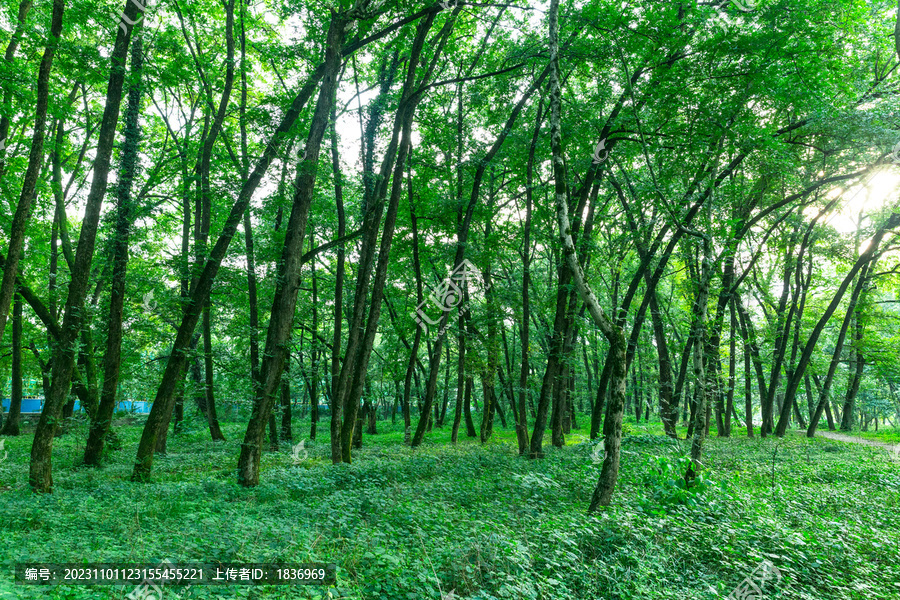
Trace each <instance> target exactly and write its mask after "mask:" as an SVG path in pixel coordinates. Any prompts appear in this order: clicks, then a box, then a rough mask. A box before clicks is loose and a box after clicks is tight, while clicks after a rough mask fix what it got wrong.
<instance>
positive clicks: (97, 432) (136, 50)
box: [84, 32, 143, 466]
mask: <svg viewBox="0 0 900 600" xmlns="http://www.w3.org/2000/svg"><path fill="white" fill-rule="evenodd" d="M142 65H143V45H142V43H141V33H140V32H138V33H137V34H136V35H135V38H134V45H133V46H132V49H131V74H132V79H131V81H132V85H131V88H130V89H129V91H128V107H127V109H126V111H125V118H124V120H125V130H124V137H125V143H124V145H123V149H122V158H121V164H120V166H119V183H118V185H117V186H116V203H117V206H116V232H115V237H114V238H113V273H112V282H111V283H110V300H109V318H108V320H107V335H106V353H105V354H104V357H103V391H102V394H101V397H100V407H99V409H98V411H97V414H96V416H95V418H93V419H92V420H91V427H90V432H89V434H88V439H87V443H86V445H85V449H84V464H86V465H90V466H99V465H100V458H101V456H102V454H103V443H104V441H105V439H106V434H107V432H108V431H109V427H110V423H111V421H112V416H113V412H114V411H115V407H116V392H117V390H118V388H119V367H120V363H121V356H122V320H123V309H124V305H125V275H126V272H127V269H128V243H129V232H130V230H131V227H132V223H133V221H134V212H135V206H134V199H133V198H132V188H133V187H134V179H135V177H137V174H138V168H139V165H138V160H139V157H138V149H139V147H140V139H141V130H140V124H139V122H138V119H139V117H140V112H141V96H142V91H143V90H142V86H141V70H142Z"/></svg>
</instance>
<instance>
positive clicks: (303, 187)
mask: <svg viewBox="0 0 900 600" xmlns="http://www.w3.org/2000/svg"><path fill="white" fill-rule="evenodd" d="M346 23H347V21H346V19H345V16H344V15H343V14H340V13H332V16H331V25H330V27H329V29H328V36H327V42H326V46H325V65H326V67H325V74H324V77H323V81H322V88H321V89H320V90H319V97H318V100H317V102H316V107H315V111H314V114H313V119H312V124H311V126H310V132H309V138H308V140H307V143H306V146H305V149H306V158H305V159H304V160H303V161H302V162H301V164H300V166H299V167H298V173H297V180H296V188H295V189H296V190H297V191H296V194H295V195H294V201H293V206H292V209H291V216H290V219H289V221H288V227H287V230H286V234H285V239H284V248H283V251H282V255H281V260H280V262H279V265H278V276H277V282H278V283H277V284H276V289H275V298H274V300H273V302H272V312H271V316H270V317H269V327H268V331H267V334H266V346H265V353H264V355H263V360H262V365H261V367H260V385H259V390H258V392H257V394H256V398H255V399H254V403H253V411H252V413H251V415H250V421H249V423H248V424H247V431H246V433H245V434H244V442H243V444H242V445H241V455H240V458H239V460H238V483H240V484H241V485H243V486H246V487H253V486H256V485H258V484H259V462H260V457H261V448H262V437H263V431H264V429H265V424H266V421H267V420H268V416H269V412H270V411H271V410H272V403H273V399H274V396H273V395H274V392H275V389H276V387H277V385H278V383H279V382H280V381H281V375H282V372H283V370H284V362H285V357H286V355H287V344H288V341H289V339H290V335H291V329H292V327H293V321H294V310H295V307H296V304H297V292H298V288H299V281H300V260H301V254H302V253H301V250H302V248H303V236H304V234H305V231H306V220H307V216H308V214H309V207H310V204H311V203H312V197H313V192H314V189H315V183H316V171H317V168H316V167H317V164H318V159H319V150H320V147H321V144H322V137H323V136H324V133H325V128H326V127H327V126H328V120H329V116H330V114H331V110H332V104H333V102H334V95H335V90H336V88H337V76H338V73H339V71H340V63H341V60H340V59H341V43H342V40H343V36H344V29H345V25H346Z"/></svg>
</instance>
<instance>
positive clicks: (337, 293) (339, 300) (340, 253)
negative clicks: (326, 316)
mask: <svg viewBox="0 0 900 600" xmlns="http://www.w3.org/2000/svg"><path fill="white" fill-rule="evenodd" d="M336 122H337V109H336V107H335V106H332V107H331V119H330V121H329V123H330V126H331V134H330V138H331V170H332V174H333V176H334V201H335V207H336V208H337V217H338V239H340V238H343V237H344V235H345V234H346V227H347V225H346V220H345V217H344V183H343V176H342V175H341V162H340V155H339V154H338V139H337V129H336ZM343 319H344V243H343V242H341V244H340V245H339V246H338V248H337V271H336V274H335V280H334V331H333V332H332V338H331V385H330V392H331V398H330V399H329V401H328V405H329V407H330V408H331V424H330V431H331V462H332V464H338V463H339V462H341V460H342V456H341V416H342V413H343V411H342V408H343V407H342V405H341V403H340V402H339V401H338V400H337V398H338V379H339V378H340V376H341V331H342V327H343Z"/></svg>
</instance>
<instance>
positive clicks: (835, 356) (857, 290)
mask: <svg viewBox="0 0 900 600" xmlns="http://www.w3.org/2000/svg"><path fill="white" fill-rule="evenodd" d="M869 267H870V265H864V266H863V268H862V269H861V270H860V272H859V277H858V278H857V280H856V285H855V286H854V287H853V292H852V293H851V295H850V304H849V305H848V307H847V313H846V314H845V315H844V319H843V321H842V322H841V329H840V331H839V332H838V337H837V341H836V342H835V344H834V352H833V353H832V355H831V364H830V365H829V367H828V373H827V374H826V375H825V382H824V383H822V384H821V386H820V389H819V402H818V404H817V405H816V407H815V410H814V411H813V414H812V416H811V417H810V420H809V427H807V429H806V437H814V436H815V434H816V428H817V427H818V425H819V419H821V418H822V411H823V410H825V409H826V408H827V407H828V403H829V401H830V400H831V384H832V382H833V381H834V375H835V373H836V372H837V368H838V365H839V364H840V362H841V353H842V351H843V349H844V340H846V339H847V331H848V330H849V329H850V323H851V322H852V320H853V315H854V314H855V313H856V305H857V303H858V302H859V298H860V295H861V294H862V290H863V288H864V287H865V281H866V275H867V274H868V271H869ZM818 382H819V380H818V377H817V378H816V383H818ZM807 385H808V384H807ZM829 429H831V430H833V429H834V424H833V423H831V422H829Z"/></svg>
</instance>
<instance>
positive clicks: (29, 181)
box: [0, 0, 124, 337]
mask: <svg viewBox="0 0 900 600" xmlns="http://www.w3.org/2000/svg"><path fill="white" fill-rule="evenodd" d="M23 4H24V3H23ZM29 4H30V3H29ZM64 10H65V2H64V0H53V14H52V16H51V17H50V37H49V39H48V41H47V47H46V48H45V49H44V56H43V57H42V58H41V64H40V67H38V80H37V97H36V99H35V117H34V132H33V133H32V137H31V149H30V151H29V154H28V167H27V168H26V170H25V178H24V180H23V182H22V192H21V194H20V195H19V203H18V204H17V205H16V211H15V214H14V215H13V221H12V227H11V228H10V230H9V234H8V235H9V246H8V248H7V251H6V260H5V261H4V263H3V279H2V281H0V337H2V336H3V332H4V331H5V329H6V319H7V315H8V314H9V307H10V304H11V303H12V298H13V293H14V292H15V285H16V275H17V273H18V269H19V259H20V258H21V256H22V249H23V248H24V245H25V229H26V228H27V227H28V222H29V221H30V220H31V208H32V205H33V203H34V198H35V190H36V189H37V181H38V177H39V176H40V172H41V167H42V166H43V163H44V137H45V132H46V126H47V107H48V105H49V102H50V71H51V69H52V68H53V56H54V55H55V54H56V48H57V45H58V44H59V37H60V35H61V33H62V22H63V11H64ZM27 12H28V6H27V5H20V6H19V17H20V23H19V24H18V26H17V30H16V31H17V32H18V33H19V35H21V29H20V28H21V27H22V26H23V21H24V18H25V14H26V13H27ZM117 41H118V39H117ZM14 42H15V43H14ZM17 43H18V39H16V38H14V39H13V40H10V43H9V46H7V55H8V56H7V57H6V61H7V62H9V61H10V60H11V59H12V54H11V53H10V48H11V49H12V52H15V48H16V45H17ZM120 60H124V54H123V55H122V56H121V57H120ZM8 128H9V122H8V120H7V130H8ZM0 133H2V134H3V139H4V140H5V138H6V132H0Z"/></svg>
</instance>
